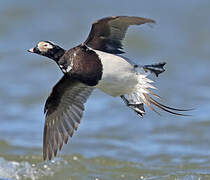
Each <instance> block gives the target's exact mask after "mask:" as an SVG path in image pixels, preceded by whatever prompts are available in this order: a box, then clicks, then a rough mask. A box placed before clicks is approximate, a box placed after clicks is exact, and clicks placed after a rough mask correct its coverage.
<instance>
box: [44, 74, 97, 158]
mask: <svg viewBox="0 0 210 180" xmlns="http://www.w3.org/2000/svg"><path fill="white" fill-rule="evenodd" d="M93 89H94V88H93V87H91V86H87V85H85V84H83V83H80V82H79V81H77V80H75V79H72V78H71V77H69V76H68V75H64V76H63V77H62V78H61V79H60V81H59V82H58V83H57V84H56V85H55V86H54V87H53V89H52V92H51V94H50V95H49V97H48V98H47V101H46V103H45V108H44V112H45V113H46V117H45V125H44V137H43V158H44V160H45V159H46V158H47V157H48V159H49V160H51V159H52V157H53V156H56V154H57V151H58V149H59V150H61V148H62V146H63V142H64V143H66V144H67V141H68V137H69V136H72V135H73V133H74V130H77V127H78V124H79V123H80V121H81V118H82V114H83V111H84V103H85V102H86V100H87V98H88V97H89V95H90V94H91V92H92V90H93Z"/></svg>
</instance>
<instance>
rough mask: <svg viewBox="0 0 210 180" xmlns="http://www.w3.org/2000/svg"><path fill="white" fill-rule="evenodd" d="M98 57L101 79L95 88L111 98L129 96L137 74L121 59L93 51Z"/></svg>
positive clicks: (136, 81) (131, 66)
mask: <svg viewBox="0 0 210 180" xmlns="http://www.w3.org/2000/svg"><path fill="white" fill-rule="evenodd" d="M94 51H95V52H96V53H97V55H98V56H99V58H100V60H101V63H102V66H103V74H102V79H101V80H100V81H99V84H98V85H97V86H96V87H97V88H99V89H100V90H102V91H104V92H105V93H107V94H109V95H111V96H120V95H123V94H129V93H130V92H131V91H132V90H133V88H134V87H135V86H136V84H137V83H138V80H137V74H136V72H135V70H134V68H133V65H132V64H130V63H129V62H128V61H126V59H124V58H123V57H120V56H117V55H114V54H109V53H105V52H102V51H98V50H94Z"/></svg>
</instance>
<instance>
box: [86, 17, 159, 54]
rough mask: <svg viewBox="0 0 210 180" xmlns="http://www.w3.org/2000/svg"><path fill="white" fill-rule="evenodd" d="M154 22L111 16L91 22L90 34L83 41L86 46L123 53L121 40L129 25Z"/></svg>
mask: <svg viewBox="0 0 210 180" xmlns="http://www.w3.org/2000/svg"><path fill="white" fill-rule="evenodd" d="M145 23H155V21H154V20H152V19H147V18H141V17H134V16H111V17H106V18H103V19H100V20H98V21H96V22H94V23H93V24H92V28H91V31H90V34H89V36H88V38H87V39H86V41H85V42H84V43H85V44H86V45H87V46H89V47H91V48H93V49H97V50H101V51H104V52H109V53H114V54H120V53H123V51H121V50H120V49H122V42H121V41H122V40H123V39H124V37H125V34H126V31H127V29H128V27H129V26H130V25H140V24H145Z"/></svg>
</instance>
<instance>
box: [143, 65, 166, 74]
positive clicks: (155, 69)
mask: <svg viewBox="0 0 210 180" xmlns="http://www.w3.org/2000/svg"><path fill="white" fill-rule="evenodd" d="M165 65H166V62H160V63H157V64H151V65H144V66H143V69H144V71H145V72H147V71H150V72H151V73H153V74H155V76H156V77H158V76H159V74H161V73H163V72H164V71H165V69H164V66H165Z"/></svg>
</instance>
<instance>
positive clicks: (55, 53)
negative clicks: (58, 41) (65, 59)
mask: <svg viewBox="0 0 210 180" xmlns="http://www.w3.org/2000/svg"><path fill="white" fill-rule="evenodd" d="M65 52H66V50H65V49H63V48H61V47H59V46H56V48H54V49H53V52H51V53H49V54H48V55H47V57H49V58H51V59H53V60H54V61H55V62H58V61H59V59H60V58H61V57H62V56H63V55H64V53H65Z"/></svg>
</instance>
